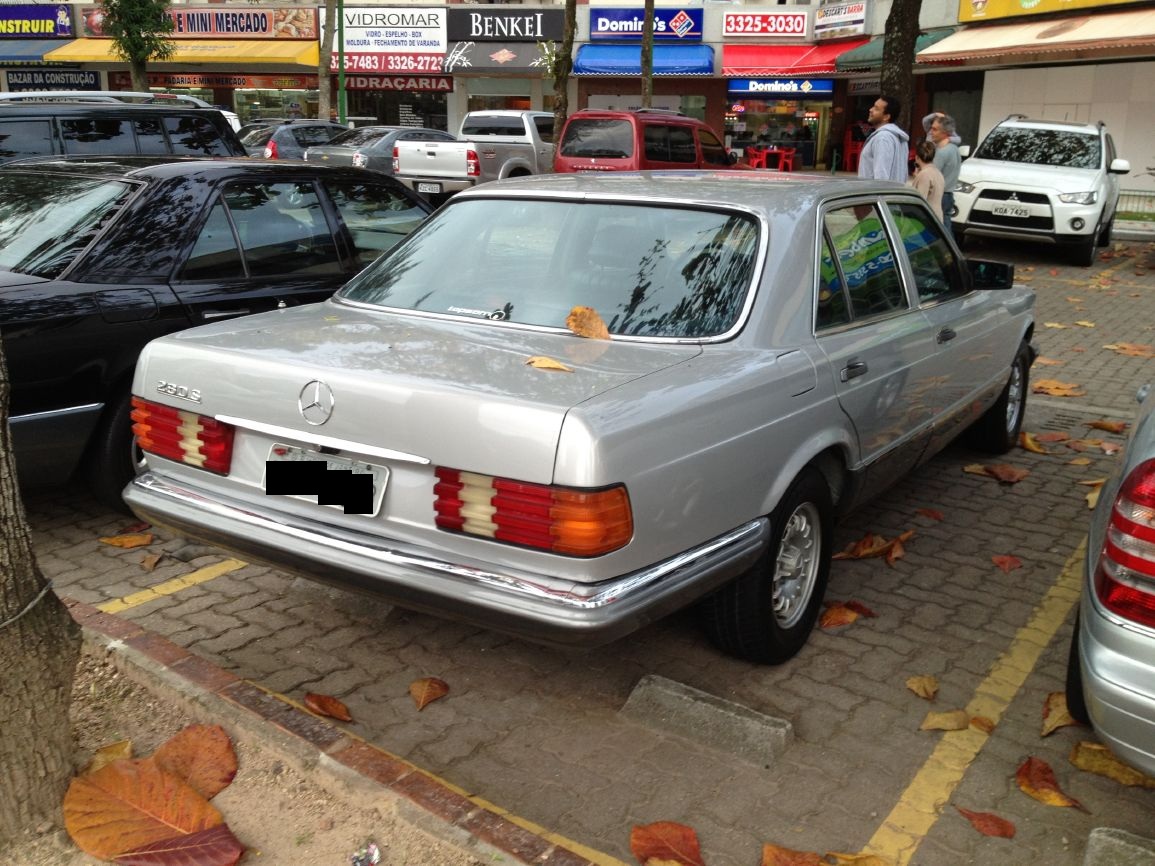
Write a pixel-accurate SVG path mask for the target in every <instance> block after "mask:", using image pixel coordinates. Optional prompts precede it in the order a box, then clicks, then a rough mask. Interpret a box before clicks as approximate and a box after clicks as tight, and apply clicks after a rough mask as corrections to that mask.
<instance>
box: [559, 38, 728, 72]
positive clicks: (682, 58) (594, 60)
mask: <svg viewBox="0 0 1155 866" xmlns="http://www.w3.org/2000/svg"><path fill="white" fill-rule="evenodd" d="M573 74H574V75H641V74H642V46H641V45H582V46H581V47H580V48H578V53H577V57H576V58H575V59H574V62H573ZM713 74H714V49H713V48H711V47H710V46H709V45H655V46H654V75H713Z"/></svg>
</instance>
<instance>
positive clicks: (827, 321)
mask: <svg viewBox="0 0 1155 866" xmlns="http://www.w3.org/2000/svg"><path fill="white" fill-rule="evenodd" d="M820 255H821V258H820V260H819V263H818V265H819V266H818V306H817V313H816V315H815V318H814V328H815V330H816V331H825V330H827V329H829V328H837V327H838V326H839V325H845V324H847V323H848V322H850V302H849V301H848V300H847V299H846V286H845V284H844V283H843V281H842V272H841V271H839V270H838V266H837V265H836V264H835V263H834V254H833V253H831V252H830V240H829V238H825V237H824V238H823V239H822V251H821V254H820Z"/></svg>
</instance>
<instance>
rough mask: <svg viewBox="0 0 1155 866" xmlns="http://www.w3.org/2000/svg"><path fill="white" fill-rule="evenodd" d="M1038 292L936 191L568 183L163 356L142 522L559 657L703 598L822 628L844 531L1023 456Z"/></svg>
mask: <svg viewBox="0 0 1155 866" xmlns="http://www.w3.org/2000/svg"><path fill="white" fill-rule="evenodd" d="M1033 306H1034V295H1033V293H1032V292H1031V291H1030V290H1029V289H1027V288H1024V287H1019V286H1015V285H1014V281H1013V268H1012V267H1011V266H1010V265H1006V264H1000V263H996V262H980V261H970V262H967V261H966V260H965V259H964V258H963V257H962V256H961V255H960V254H959V252H958V249H957V248H956V247H955V246H954V244H953V242H951V241H950V240H949V239H948V238H947V237H946V236H945V235H944V232H943V229H942V226H941V225H940V224H939V222H938V221H937V220H936V219H935V217H934V216H933V214H932V213H931V211H930V210H929V208H928V207H927V205H926V203H925V201H924V200H923V199H922V198H921V197H919V195H918V194H917V193H916V192H914V191H913V190H910V189H906V188H904V187H901V186H898V185H895V184H888V183H875V182H868V181H861V180H858V179H845V178H833V177H804V176H797V175H792V176H788V177H780V176H770V175H768V174H755V173H753V172H749V173H731V172H725V171H719V172H708V171H707V172H668V173H653V174H649V173H643V174H628V173H615V174H612V175H599V176H594V175H582V174H570V175H562V176H557V175H554V176H549V175H547V176H544V177H534V178H520V179H517V180H511V181H503V182H499V183H492V184H486V185H484V186H482V187H478V188H477V189H476V190H471V191H469V192H466V193H462V194H460V195H458V196H456V197H455V198H454V199H453V200H452V201H451V202H450V203H449V204H448V206H446V207H444V208H442V210H441V211H439V212H438V213H437V214H436V215H435V216H434V217H433V218H432V219H431V220H430V221H429V222H427V223H425V224H424V226H423V227H421V228H420V229H418V230H417V231H416V232H415V233H414V234H413V235H411V236H410V237H409V238H407V239H406V240H404V241H403V242H402V243H401V244H399V245H398V246H397V247H396V248H395V249H394V250H393V251H392V252H391V253H390V254H388V255H387V256H385V257H383V258H382V259H381V260H379V261H378V262H376V263H375V264H373V265H372V266H371V267H369V268H368V269H366V270H365V271H363V272H362V273H361V274H359V275H358V276H357V277H356V278H354V279H353V280H352V282H350V283H348V284H347V285H346V286H345V288H344V289H342V290H341V291H340V292H339V293H338V294H337V295H336V296H335V297H334V298H333V300H332V301H328V302H325V303H322V304H317V305H313V306H308V307H298V308H290V309H285V310H279V311H277V312H275V313H272V314H267V315H259V316H253V317H249V318H245V319H241V320H236V321H230V322H222V323H218V324H214V325H210V326H206V327H203V328H198V329H194V330H191V331H185V332H183V333H180V334H175V335H172V336H170V337H165V338H163V339H160V340H156V341H154V342H152V343H150V344H149V345H148V347H147V348H146V349H145V351H144V353H143V354H142V356H141V360H140V363H139V366H138V368H137V373H136V379H135V382H134V386H133V393H134V395H135V397H136V403H135V412H134V415H133V417H134V420H135V428H134V429H135V431H136V435H137V440H138V442H139V444H140V447H141V448H142V449H143V450H144V452H145V453H146V455H147V463H148V470H147V471H146V472H145V473H144V474H142V475H140V476H139V477H138V478H137V479H136V480H135V481H134V482H133V483H131V484H130V485H129V487H128V488H127V489H126V491H125V498H126V501H127V502H128V503H129V505H130V506H131V507H132V508H133V509H134V510H135V511H136V512H137V514H139V515H140V516H141V517H143V518H145V519H147V520H149V521H151V522H153V523H156V524H160V525H166V526H168V527H171V528H173V529H175V530H176V531H178V532H180V533H183V534H186V535H189V536H193V537H197V538H200V539H204V540H207V541H210V542H212V543H215V544H218V545H220V546H222V547H225V548H228V549H230V550H232V551H235V552H237V553H238V554H240V555H242V556H247V557H251V558H254V559H259V560H263V561H266V562H270V563H274V564H277V565H279V566H282V567H287V568H290V569H295V570H297V571H298V572H300V573H303V574H306V575H309V576H312V577H315V578H318V579H321V580H328V581H335V582H339V583H341V584H343V585H345V586H351V587H360V588H363V589H368V590H373V591H376V592H379V593H381V594H383V595H384V596H386V597H387V598H389V599H391V600H392V601H393V602H395V603H397V604H399V605H402V606H407V607H411V608H415V609H420V610H425V611H431V612H434V613H439V614H442V615H446V616H455V617H461V618H465V619H468V620H471V621H475V622H478V623H481V624H484V625H486V626H488V627H491V628H494V629H499V630H504V631H508V632H512V633H515V634H520V635H523V636H526V637H529V638H531V639H535V640H540V641H546V642H554V643H563V644H584V645H596V644H599V643H605V642H607V641H610V640H614V639H617V638H620V637H622V636H623V635H626V634H628V633H630V632H631V631H633V630H635V629H637V628H639V627H641V626H643V625H645V624H646V623H648V622H651V621H653V620H655V619H657V618H659V617H662V616H664V615H666V614H668V613H670V612H671V611H673V610H676V609H678V608H680V607H683V606H685V605H687V604H690V603H691V602H694V601H701V602H702V605H703V608H704V616H703V621H704V622H705V623H706V627H707V630H708V632H709V633H710V635H711V636H712V638H713V639H714V640H715V641H716V642H717V644H718V645H719V646H720V647H722V648H723V649H724V650H726V651H729V652H731V653H734V654H737V655H740V656H742V657H745V658H748V659H751V660H755V661H760V662H770V663H773V662H780V661H783V660H785V659H787V658H790V657H791V656H792V655H794V654H795V653H796V652H798V650H799V649H801V647H802V646H803V644H804V643H805V641H806V638H807V636H808V635H809V633H810V631H811V629H812V628H813V626H814V623H815V620H816V619H817V616H818V612H819V609H820V607H821V602H822V596H823V593H824V590H825V585H826V579H827V575H828V572H829V570H830V562H831V537H832V524H833V521H834V519H835V517H836V515H837V514H838V513H840V512H841V511H844V510H846V509H848V508H850V507H852V506H853V505H854V504H855V503H857V502H860V501H862V500H863V499H864V498H865V497H867V496H869V495H870V494H871V493H872V492H874V491H876V490H878V489H880V488H881V487H884V486H886V485H887V484H889V483H890V482H892V481H893V480H895V479H896V478H897V477H899V476H900V475H901V474H902V473H903V472H905V471H907V470H909V469H910V468H911V467H913V466H915V465H917V464H919V463H921V462H923V461H925V460H927V459H928V458H929V457H930V456H931V455H932V454H934V453H935V452H936V451H937V450H938V449H940V448H941V447H942V446H943V445H944V444H946V443H947V442H948V441H950V440H951V439H953V438H955V437H956V436H957V435H959V434H960V433H962V432H964V431H969V434H970V436H971V437H972V439H973V441H974V443H975V444H976V445H978V446H980V447H982V448H986V449H988V450H990V451H994V452H1000V451H1005V450H1007V449H1008V448H1010V447H1011V446H1012V445H1013V444H1014V443H1015V441H1016V439H1017V436H1018V433H1019V429H1020V426H1021V424H1022V418H1023V411H1024V408H1025V401H1026V395H1027V391H1028V387H1027V376H1028V371H1029V368H1030V364H1031V361H1032V358H1033V350H1032V348H1031V343H1030V341H1031V338H1032V335H1033V331H1034V319H1033Z"/></svg>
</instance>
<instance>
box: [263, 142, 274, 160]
mask: <svg viewBox="0 0 1155 866" xmlns="http://www.w3.org/2000/svg"><path fill="white" fill-rule="evenodd" d="M276 158H277V143H276V142H275V141H273V140H272V139H271V138H270V139H269V143H268V144H266V145H265V159H276Z"/></svg>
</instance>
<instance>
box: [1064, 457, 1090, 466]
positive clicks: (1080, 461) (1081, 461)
mask: <svg viewBox="0 0 1155 866" xmlns="http://www.w3.org/2000/svg"><path fill="white" fill-rule="evenodd" d="M1091 462H1092V461H1091V458H1090V457H1076V458H1075V459H1074V460H1068V461H1067V465H1068V466H1090V465H1091Z"/></svg>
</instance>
